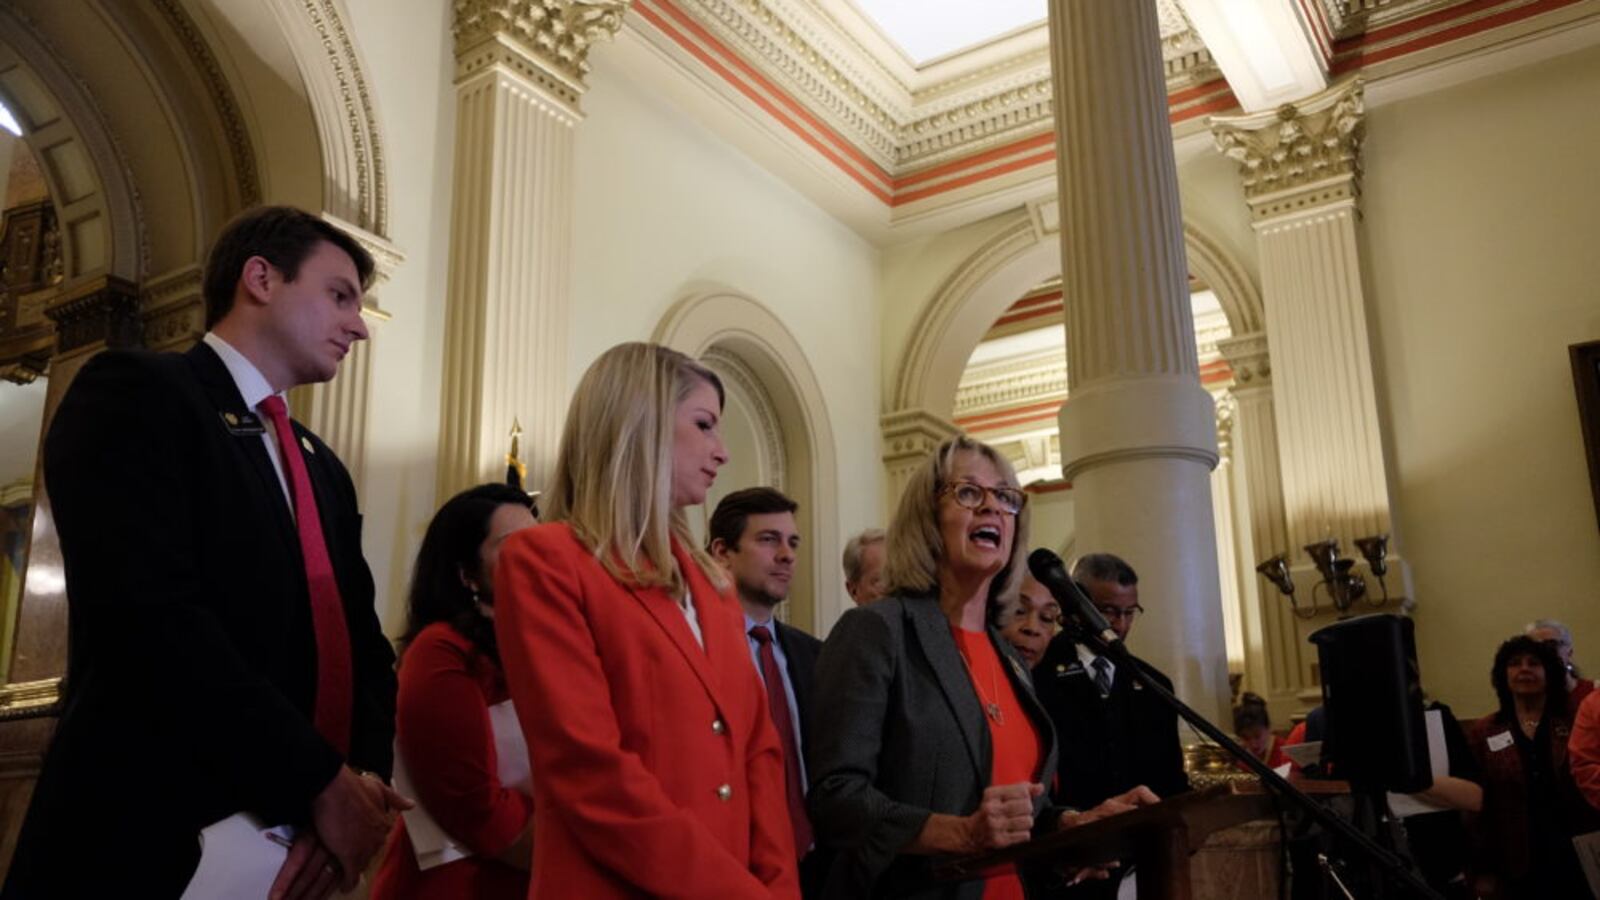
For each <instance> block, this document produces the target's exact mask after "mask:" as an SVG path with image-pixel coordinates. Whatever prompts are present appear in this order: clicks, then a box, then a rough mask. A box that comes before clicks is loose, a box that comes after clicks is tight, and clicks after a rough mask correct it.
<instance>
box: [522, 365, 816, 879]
mask: <svg viewBox="0 0 1600 900" xmlns="http://www.w3.org/2000/svg"><path fill="white" fill-rule="evenodd" d="M723 400H724V396H723V391H722V382H721V381H720V380H719V379H718V378H717V376H716V375H715V374H714V373H713V372H712V371H711V370H710V369H707V368H705V367H704V366H702V365H700V364H699V363H696V362H695V361H694V360H692V359H690V358H689V357H687V356H685V355H683V354H682V353H679V352H677V351H675V350H671V349H669V348H667V347H662V346H660V345H657V344H643V343H630V344H621V345H619V346H616V347H613V348H611V349H610V350H607V351H606V352H605V353H603V354H601V355H600V357H599V358H598V359H596V360H595V361H594V363H593V364H592V365H590V367H589V369H588V371H587V372H585V373H584V375H583V378H582V379H581V380H580V381H579V383H578V387H577V390H576V391H575V392H574V393H573V397H572V403H571V405H570V407H569V408H568V410H567V421H566V426H565V428H564V429H563V430H562V434H561V444H560V449H559V450H558V451H557V454H556V464H555V472H554V475H553V476H552V480H551V488H550V490H549V491H548V492H547V494H546V497H547V498H548V500H547V502H548V504H549V506H548V509H547V518H548V521H547V523H546V524H543V525H536V526H534V527H533V528H528V529H524V530H522V531H520V532H518V533H516V534H514V535H512V536H511V537H510V538H508V539H507V540H506V542H505V544H504V545H502V547H501V549H500V564H499V566H498V568H497V569H496V570H495V592H494V593H495V598H496V604H495V635H496V638H497V640H498V641H499V645H500V657H501V660H502V661H503V662H504V664H505V671H506V683H507V685H508V686H509V687H510V690H511V698H512V700H513V701H514V703H515V704H516V709H517V715H518V718H519V719H521V721H522V731H523V734H524V735H525V737H526V738H527V742H528V755H529V758H530V762H531V764H532V767H533V799H534V814H533V815H534V827H533V830H534V834H535V835H536V836H537V839H536V840H535V841H534V846H533V883H532V886H531V887H530V888H529V894H528V896H529V897H530V900H546V898H558V897H559V898H565V897H624V896H627V897H633V896H669V897H729V898H732V897H740V898H745V897H752V898H753V897H763V898H765V897H783V898H797V897H798V896H799V893H800V889H799V879H798V877H797V875H796V866H795V859H796V853H795V849H794V830H793V827H792V825H791V823H790V819H789V808H788V802H787V799H786V793H785V789H784V777H785V776H784V759H783V750H782V748H781V747H780V745H779V744H778V736H777V733H776V732H775V731H774V730H773V726H772V719H771V716H770V713H769V712H768V709H767V691H766V689H765V688H764V687H763V686H762V684H761V681H760V680H758V679H757V678H756V677H754V676H755V670H754V668H753V667H752V666H751V664H750V650H749V644H748V643H747V641H746V638H745V634H744V617H743V615H742V613H741V611H740V609H739V605H738V604H737V603H736V602H734V599H733V596H732V594H731V592H730V591H729V586H728V584H727V578H726V576H725V575H724V574H723V572H722V570H721V568H720V567H718V566H717V564H716V562H715V561H713V560H712V559H711V558H710V557H709V556H707V555H706V553H705V551H704V550H702V549H700V547H698V546H697V545H696V544H695V542H694V538H693V536H692V535H691V533H690V531H689V522H688V517H687V516H686V514H685V513H684V508H685V507H689V506H697V505H699V504H701V503H704V502H705V498H706V492H707V491H708V490H710V488H711V485H712V484H713V483H714V482H715V480H716V477H717V470H718V469H720V468H722V466H723V464H724V463H726V462H727V461H728V451H727V448H726V446H725V445H724V444H723V441H722V432H721V421H722V408H723Z"/></svg>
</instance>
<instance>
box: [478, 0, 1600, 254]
mask: <svg viewBox="0 0 1600 900" xmlns="http://www.w3.org/2000/svg"><path fill="white" fill-rule="evenodd" d="M473 2H487V0H473ZM496 2H510V0H496ZM541 2H569V0H541ZM1284 2H1287V3H1290V4H1292V5H1293V7H1294V9H1295V10H1296V15H1297V16H1298V17H1299V20H1300V21H1301V23H1302V25H1303V28H1304V31H1305V33H1306V34H1307V35H1308V36H1309V39H1310V41H1311V43H1312V44H1313V45H1314V48H1315V49H1314V53H1315V55H1316V56H1317V59H1318V65H1326V67H1327V68H1328V70H1329V71H1331V72H1332V74H1333V75H1335V76H1337V75H1340V74H1343V73H1346V72H1348V71H1350V70H1353V69H1361V68H1363V67H1365V66H1366V65H1369V64H1373V63H1381V64H1382V69H1381V76H1382V77H1388V76H1392V75H1397V74H1402V73H1405V72H1408V71H1409V70H1410V68H1412V67H1421V66H1425V65H1431V64H1433V63H1434V62H1436V61H1438V59H1439V58H1440V57H1441V55H1444V56H1449V55H1450V54H1455V55H1456V56H1459V57H1461V58H1462V59H1468V58H1475V55H1476V54H1478V53H1479V52H1480V51H1482V50H1484V49H1486V48H1489V47H1491V46H1494V45H1495V44H1496V43H1497V42H1498V41H1500V40H1520V39H1522V38H1524V37H1526V36H1527V35H1528V34H1530V33H1533V32H1542V31H1543V30H1552V31H1553V30H1555V29H1559V28H1560V27H1561V26H1562V25H1563V24H1564V22H1563V18H1564V19H1565V20H1571V19H1573V18H1582V17H1584V16H1587V15H1593V14H1594V13H1593V12H1592V11H1588V12H1586V11H1585V10H1589V9H1590V8H1591V7H1595V6H1596V5H1597V3H1596V0H1284ZM1157 6H1158V16H1159V22H1160V26H1159V27H1160V40H1161V44H1162V55H1163V59H1164V62H1165V67H1166V82H1167V89H1168V114H1169V118H1170V120H1171V121H1172V123H1173V131H1174V135H1175V136H1176V137H1177V138H1178V139H1179V141H1180V143H1182V142H1183V141H1186V140H1189V139H1190V138H1195V139H1199V138H1200V137H1201V136H1202V133H1203V132H1204V131H1205V122H1204V117H1205V116H1207V115H1210V114H1218V113H1228V112H1232V111H1235V110H1237V109H1238V106H1239V103H1238V99H1237V98H1236V97H1235V96H1234V92H1233V90H1232V88H1231V86H1230V85H1229V83H1228V81H1227V80H1226V79H1225V78H1223V76H1222V72H1221V70H1220V69H1219V68H1218V66H1217V63H1216V61H1215V60H1214V59H1213V57H1212V55H1211V53H1210V52H1209V50H1208V48H1207V47H1206V46H1205V45H1204V43H1203V42H1202V40H1201V38H1200V37H1199V35H1198V34H1197V32H1196V30H1195V29H1194V27H1193V23H1192V22H1191V21H1190V19H1189V18H1188V17H1187V14H1186V13H1185V10H1184V8H1183V6H1182V0H1157ZM1563 8H1566V9H1568V11H1567V12H1564V13H1562V14H1561V15H1559V16H1543V17H1542V18H1540V16H1541V15H1542V14H1544V13H1548V12H1550V11H1552V10H1556V9H1563ZM1530 20H1531V21H1530ZM1508 23H1520V24H1516V25H1515V27H1512V28H1504V29H1502V28H1501V26H1502V25H1506V24H1508ZM624 25H625V30H626V31H628V32H629V37H630V39H634V38H636V39H637V41H638V44H637V46H639V47H641V48H649V49H650V51H652V53H653V54H654V55H653V56H652V57H651V58H650V60H649V62H648V65H649V68H642V69H639V70H638V71H647V72H649V73H651V76H652V77H654V76H655V75H656V74H659V73H662V72H665V71H672V72H673V73H674V74H676V75H679V76H686V77H685V80H684V82H683V85H682V87H681V88H679V89H678V90H679V92H680V93H679V96H680V99H683V98H686V97H690V96H692V97H693V98H694V99H692V100H691V101H689V102H690V108H691V109H692V110H694V111H696V112H697V113H700V114H703V115H704V116H705V117H707V119H708V120H709V121H713V122H716V123H719V127H720V128H721V130H723V131H724V133H725V134H727V135H728V136H729V137H730V139H731V140H733V141H734V143H735V144H736V145H739V146H741V147H742V148H744V149H746V150H747V151H749V152H752V154H753V155H755V156H756V158H757V159H758V160H760V161H762V162H763V164H765V165H768V166H771V167H774V169H775V171H778V172H780V174H781V175H782V177H785V178H787V179H791V180H793V181H794V183H795V184H796V185H797V186H799V187H801V189H802V190H804V191H806V192H807V193H808V194H811V195H812V196H813V197H814V198H815V199H817V200H818V202H819V203H821V205H822V206H823V207H824V208H826V209H828V210H829V211H831V212H833V213H834V214H836V215H838V216H839V217H840V218H841V219H842V220H843V221H846V222H847V223H849V224H851V225H852V227H855V228H857V229H858V230H860V231H861V232H862V233H863V234H864V235H866V236H868V237H869V238H872V239H875V240H890V239H891V238H890V235H891V234H898V235H909V234H914V233H923V232H925V231H928V230H932V229H942V228H948V227H953V226H954V225H958V224H961V223H963V222H968V221H973V220H975V219H976V218H981V217H984V216H989V215H994V214H995V213H998V212H1001V211H1003V210H1004V209H1006V208H1009V207H1010V206H1011V205H1013V204H1017V205H1020V204H1022V203H1025V202H1027V201H1029V200H1030V199H1033V198H1034V197H1037V196H1042V195H1043V194H1046V193H1049V192H1050V189H1051V185H1052V184H1053V180H1054V177H1055V167H1054V159H1055V131H1054V121H1053V106H1052V104H1053V98H1052V96H1051V95H1052V90H1051V86H1050V83H1049V80H1048V74H1049V49H1048V45H1047V43H1048V42H1047V41H1046V40H1045V39H1044V38H1043V35H1044V31H1045V29H1044V28H1043V26H1038V27H1036V28H1033V29H1027V30H1025V31H1023V32H1019V33H1015V34H1012V35H1008V36H1004V37H1002V38H997V39H996V40H994V41H991V42H987V43H984V44H981V45H978V46H975V47H973V48H970V49H969V50H966V51H962V52H960V53H957V54H954V55H953V56H950V57H945V58H941V59H939V60H935V61H931V62H929V63H927V64H926V65H923V66H921V67H916V66H913V65H912V64H911V63H910V62H909V61H908V60H906V59H905V58H904V57H903V55H902V54H899V53H898V52H896V51H894V50H893V46H892V45H891V44H890V43H889V42H888V41H887V39H886V38H884V37H883V36H882V34H881V33H879V32H877V31H876V30H875V28H874V27H873V26H871V25H870V23H868V22H867V21H866V20H865V18H864V17H863V16H862V15H861V14H860V13H859V11H857V10H855V8H854V6H853V5H852V4H850V3H848V2H845V0H634V2H633V4H632V7H631V9H630V12H629V14H628V15H627V17H626V21H625V22H624ZM1497 29H1499V30H1497ZM1034 32H1038V34H1035V33H1034ZM1463 37H1467V38H1470V39H1468V40H1462V38H1463ZM630 44H631V40H630ZM630 52H632V51H630ZM631 59H632V60H633V61H634V64H635V65H644V64H645V63H644V62H643V60H644V57H631ZM663 61H664V62H666V63H668V64H669V65H670V68H669V69H661V68H659V65H660V63H661V62H663ZM730 109H731V110H733V111H735V112H736V113H737V114H738V115H737V116H732V117H730V116H729V115H728V111H729V110H730ZM741 117H742V119H743V121H742V122H740V118H741ZM747 126H748V127H747ZM1192 143H1193V145H1194V146H1196V147H1198V146H1200V144H1199V143H1198V142H1197V141H1196V142H1192ZM1205 143H1209V141H1207V142H1205Z"/></svg>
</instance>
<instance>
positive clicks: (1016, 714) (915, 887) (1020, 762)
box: [807, 437, 1155, 900]
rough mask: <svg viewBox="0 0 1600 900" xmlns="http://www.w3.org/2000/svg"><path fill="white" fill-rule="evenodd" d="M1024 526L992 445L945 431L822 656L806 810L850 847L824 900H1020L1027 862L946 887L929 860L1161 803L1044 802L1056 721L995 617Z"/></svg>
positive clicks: (1009, 473) (1022, 506) (1013, 576)
mask: <svg viewBox="0 0 1600 900" xmlns="http://www.w3.org/2000/svg"><path fill="white" fill-rule="evenodd" d="M1027 536H1028V515H1027V495H1026V494H1024V493H1023V492H1022V490H1021V489H1020V487H1019V486H1018V484H1017V478H1016V474H1015V473H1014V472H1013V470H1012V467H1011V464H1010V463H1009V462H1007V461H1006V459H1005V458H1004V457H1003V456H1001V455H1000V454H999V453H997V452H995V450H994V449H993V448H992V447H989V446H988V445H986V444H983V443H980V442H978V441H974V440H972V439H970V438H966V437H957V438H954V439H952V440H950V441H947V442H945V444H944V445H942V446H941V447H940V448H939V449H938V450H937V451H935V452H934V454H933V455H932V456H931V457H930V458H929V459H928V461H927V462H925V463H924V464H923V465H922V466H921V467H920V468H919V469H918V470H917V471H916V472H915V473H914V474H913V475H912V476H911V479H910V481H909V482H908V483H907V484H906V487H905V491H904V493H903V494H902V495H901V498H900V504H899V509H898V511H897V512H896V514H895V517H894V521H893V522H892V523H891V525H890V527H889V537H888V542H887V548H888V558H887V562H886V564H885V578H886V580H887V582H888V593H887V594H886V595H885V596H884V597H883V599H881V600H879V601H877V602H876V603H873V604H871V605H869V606H863V607H858V608H856V609H853V610H850V611H848V612H846V613H845V614H844V617H843V618H841V619H840V620H839V622H838V624H837V625H835V626H834V628H833V631H832V632H831V633H830V634H829V636H828V640H827V642H826V643H824V644H823V648H822V653H821V656H820V657H819V658H818V660H817V675H816V684H815V686H814V691H815V697H816V699H815V701H814V702H813V704H812V708H813V710H815V711H816V713H815V715H814V716H813V719H812V721H811V722H810V731H811V746H810V756H809V757H808V759H807V766H808V771H810V772H811V773H812V780H811V792H810V794H809V796H808V804H809V806H810V810H811V815H812V822H813V824H814V825H815V827H816V833H817V835H818V838H819V839H820V840H823V841H825V842H827V843H829V844H830V845H831V846H833V847H834V848H836V849H837V850H838V851H839V852H838V854H837V856H836V857H835V860H834V864H833V867H832V869H831V870H830V872H829V874H828V878H827V879H826V882H825V884H824V887H823V896H824V897H839V898H844V897H850V898H856V897H906V898H930V900H931V898H961V900H977V898H985V900H993V898H1020V897H1022V896H1024V893H1023V884H1022V880H1023V876H1022V875H1021V874H1019V873H1018V871H1017V870H1016V869H1015V868H1014V867H1011V866H1004V867H1000V868H997V869H995V870H991V871H989V872H987V873H985V876H986V877H983V878H979V879H974V880H971V881H966V882H960V883H943V884H940V883H936V882H935V881H934V880H933V878H932V876H931V867H932V863H933V861H934V860H935V858H936V857H937V856H939V855H943V854H957V855H959V854H969V853H976V852H981V851H984V850H990V849H996V848H1000V847H1006V846H1009V845H1012V844H1016V843H1019V842H1022V841H1025V840H1028V839H1029V837H1031V836H1032V835H1033V834H1034V833H1036V832H1040V831H1051V830H1055V829H1057V828H1061V827H1066V826H1069V825H1075V824H1081V823H1082V822H1086V821H1090V820H1093V819H1096V818H1100V817H1103V816H1105V815H1109V814H1111V813H1113V812H1119V811H1122V810H1124V809H1129V808H1132V806H1133V805H1139V804H1143V803H1146V802H1155V797H1154V796H1153V795H1151V794H1149V793H1148V792H1147V791H1146V792H1142V793H1135V794H1133V795H1132V796H1129V797H1126V798H1119V799H1117V800H1116V801H1111V802H1108V803H1107V804H1105V805H1103V806H1102V807H1100V808H1097V809H1095V810H1091V811H1089V812H1085V813H1079V812H1076V811H1070V810H1063V809H1060V808H1056V807H1051V806H1049V805H1048V804H1047V802H1046V797H1045V789H1044V785H1046V784H1048V783H1049V782H1050V781H1051V779H1052V778H1053V777H1054V775H1055V769H1056V736H1055V731H1054V730H1053V729H1052V727H1051V725H1050V719H1049V716H1048V715H1047V714H1046V713H1045V711H1044V708H1043V707H1042V706H1040V705H1039V702H1038V700H1037V699H1036V698H1035V697H1034V694H1033V687H1032V683H1031V680H1030V676H1029V673H1028V667H1027V665H1026V664H1025V663H1024V662H1023V660H1022V659H1021V658H1020V657H1019V656H1018V655H1017V653H1016V651H1015V650H1013V649H1012V648H1011V646H1010V645H1009V644H1008V643H1007V642H1006V641H1005V640H1004V639H1003V638H1001V636H1000V634H999V632H997V631H996V630H995V629H994V628H993V627H991V626H990V624H989V621H990V620H989V615H990V609H991V607H992V606H994V605H997V604H999V603H1000V602H1001V600H1002V598H1008V597H1009V596H1010V595H1012V594H1014V593H1015V592H1016V590H1017V586H1018V584H1019V583H1020V582H1021V580H1022V576H1023V572H1024V570H1025V566H1024V555H1025V554H1026V552H1027V548H1028V542H1027Z"/></svg>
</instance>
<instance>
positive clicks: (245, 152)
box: [154, 0, 261, 206]
mask: <svg viewBox="0 0 1600 900" xmlns="http://www.w3.org/2000/svg"><path fill="white" fill-rule="evenodd" d="M154 5H155V8H156V10H157V12H159V13H160V14H161V18H162V19H164V20H165V21H166V23H167V26H168V27H169V28H171V29H172V33H173V35H174V36H175V37H176V38H177V39H178V43H179V44H180V45H181V46H182V47H183V50H184V52H185V53H186V54H188V56H189V59H190V61H192V62H193V63H194V64H195V66H197V67H198V68H199V69H200V71H201V72H202V73H204V75H205V79H204V82H205V89H206V92H207V93H208V94H209V95H210V97H211V104H212V106H214V107H215V108H216V111H217V118H218V120H219V121H220V123H221V125H222V133H223V137H224V139H225V140H226V141H227V144H228V155H229V157H230V158H231V160H232V162H233V171H234V177H235V179H236V183H237V185H238V189H239V202H240V204H241V205H243V206H254V205H256V204H257V203H260V202H261V176H260V173H259V172H257V170H256V154H255V150H254V148H253V147H252V145H251V143H250V130H249V128H247V127H246V126H245V122H244V116H243V115H241V114H240V112H239V101H238V99H237V98H235V97H234V95H233V89H232V88H231V87H229V85H228V79H227V77H226V76H225V75H224V74H223V72H222V67H221V66H220V65H218V64H217V56H216V54H215V53H213V52H211V45H210V44H208V43H206V39H205V38H204V37H203V36H201V34H200V29H199V28H198V27H196V25H195V23H194V19H193V18H192V17H190V15H189V13H188V11H186V10H185V9H184V8H183V4H181V3H179V2H178V0H155V4H154Z"/></svg>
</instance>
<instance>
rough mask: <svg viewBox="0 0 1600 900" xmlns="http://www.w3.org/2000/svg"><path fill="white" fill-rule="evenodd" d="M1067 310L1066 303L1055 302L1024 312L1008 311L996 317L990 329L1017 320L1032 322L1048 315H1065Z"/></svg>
mask: <svg viewBox="0 0 1600 900" xmlns="http://www.w3.org/2000/svg"><path fill="white" fill-rule="evenodd" d="M1065 312H1066V306H1065V305H1064V304H1062V303H1053V304H1051V305H1049V306H1042V307H1039V308H1038V309H1026V310H1023V311H1022V312H1014V313H1006V314H1005V315H1003V316H1001V317H1000V318H998V319H995V320H994V324H993V325H990V326H989V327H990V329H995V328H999V327H1000V326H1002V325H1011V324H1014V323H1017V322H1031V321H1033V320H1034V319H1043V318H1046V317H1053V316H1059V315H1063V314H1065Z"/></svg>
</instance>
